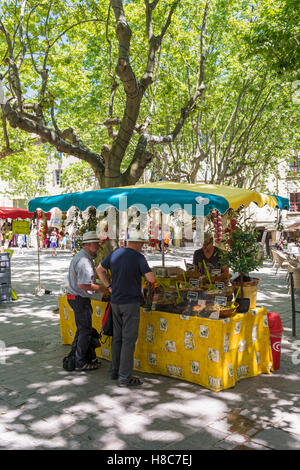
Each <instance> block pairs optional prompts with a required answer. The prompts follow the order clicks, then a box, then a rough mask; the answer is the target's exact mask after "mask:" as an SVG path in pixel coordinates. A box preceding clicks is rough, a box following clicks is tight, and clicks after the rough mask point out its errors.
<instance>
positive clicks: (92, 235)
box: [67, 232, 106, 371]
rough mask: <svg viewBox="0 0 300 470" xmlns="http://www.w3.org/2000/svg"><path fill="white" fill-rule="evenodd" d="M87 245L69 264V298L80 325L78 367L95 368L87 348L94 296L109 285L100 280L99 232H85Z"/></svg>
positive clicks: (84, 236)
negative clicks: (96, 261)
mask: <svg viewBox="0 0 300 470" xmlns="http://www.w3.org/2000/svg"><path fill="white" fill-rule="evenodd" d="M82 242H83V248H82V249H81V250H80V251H79V252H78V253H77V254H76V255H75V256H74V258H73V259H72V261H71V264H70V267H69V275H68V283H69V286H68V289H67V298H68V302H69V304H70V306H71V308H72V309H73V310H74V313H75V323H76V327H77V331H76V336H75V340H74V341H76V343H77V345H76V352H75V370H78V371H81V370H95V369H97V368H98V366H97V364H90V363H88V361H87V351H88V348H89V345H90V342H91V338H92V313H93V310H92V306H91V298H92V296H93V295H94V294H95V293H96V292H104V291H105V290H106V288H105V287H104V286H100V285H99V284H96V276H95V268H94V263H93V258H94V257H95V256H96V254H97V252H98V249H99V243H100V240H99V238H98V237H97V235H96V232H86V233H84V234H83V239H82Z"/></svg>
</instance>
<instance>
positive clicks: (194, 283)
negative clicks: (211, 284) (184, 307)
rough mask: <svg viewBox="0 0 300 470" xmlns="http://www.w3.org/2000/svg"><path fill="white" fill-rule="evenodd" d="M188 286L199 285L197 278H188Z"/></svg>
mask: <svg viewBox="0 0 300 470" xmlns="http://www.w3.org/2000/svg"><path fill="white" fill-rule="evenodd" d="M190 286H192V287H199V279H190Z"/></svg>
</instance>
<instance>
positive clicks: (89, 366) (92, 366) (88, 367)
mask: <svg viewBox="0 0 300 470" xmlns="http://www.w3.org/2000/svg"><path fill="white" fill-rule="evenodd" d="M97 369H98V364H97V363H93V364H88V363H86V364H84V366H82V367H76V368H75V370H76V371H77V372H81V371H88V370H97Z"/></svg>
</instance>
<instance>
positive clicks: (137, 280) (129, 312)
mask: <svg viewBox="0 0 300 470" xmlns="http://www.w3.org/2000/svg"><path fill="white" fill-rule="evenodd" d="M145 242H146V240H145V238H144V237H142V236H141V235H140V234H139V233H137V232H135V233H130V238H129V239H128V244H127V246H126V247H125V248H118V249H117V250H115V251H113V252H112V253H110V254H109V255H108V256H107V257H106V258H104V260H103V261H102V262H101V264H99V266H98V267H97V269H96V271H97V274H98V276H99V278H100V279H101V281H102V282H103V284H104V285H106V286H107V287H108V288H109V290H110V292H111V307H112V316H113V337H112V345H111V354H112V364H111V378H112V379H113V380H117V379H118V380H119V385H120V387H127V386H129V387H132V386H137V385H141V384H142V381H141V380H140V379H139V378H137V377H133V376H132V370H133V357H134V349H135V343H136V340H137V337H138V329H139V320H140V305H141V297H142V286H141V279H142V276H143V275H144V276H145V278H146V279H147V281H148V282H151V283H153V282H154V280H155V277H154V274H153V272H152V271H151V269H150V267H149V265H148V263H147V261H146V258H145V257H144V255H143V254H142V253H140V251H141V249H142V247H143V244H144V243H145ZM108 269H110V272H111V278H112V283H111V285H110V284H109V280H108V278H107V271H108Z"/></svg>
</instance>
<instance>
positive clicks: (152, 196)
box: [29, 181, 289, 216]
mask: <svg viewBox="0 0 300 470" xmlns="http://www.w3.org/2000/svg"><path fill="white" fill-rule="evenodd" d="M251 202H254V203H256V204H257V205H258V206H259V207H263V206H264V205H266V204H267V205H268V206H269V207H271V208H276V207H278V208H279V209H286V210H288V209H289V200H288V199H287V198H284V197H280V196H275V195H267V194H263V193H259V192H256V191H251V190H248V189H241V188H234V187H230V186H225V185H224V186H221V185H216V184H188V183H173V182H167V181H163V182H156V183H148V184H141V185H134V186H122V187H119V188H106V189H99V190H98V191H84V192H77V193H69V194H60V195H57V196H49V197H48V196H46V197H38V198H35V199H32V200H31V201H30V202H29V211H31V212H32V211H35V210H36V209H42V210H44V211H45V212H48V211H49V210H50V209H52V208H54V207H57V208H59V209H60V210H62V211H67V210H68V209H70V208H71V207H77V208H78V209H79V210H81V211H84V210H85V209H87V208H88V207H90V206H93V207H95V208H96V209H98V210H101V211H104V210H105V209H107V208H108V207H111V206H113V207H115V208H116V209H118V210H120V211H124V210H126V209H127V208H129V207H132V206H135V207H137V208H138V209H139V210H140V211H141V212H148V211H149V210H150V209H153V208H159V209H160V210H161V211H162V212H163V213H165V214H170V213H172V212H174V211H175V210H177V209H185V210H186V211H187V212H188V213H189V214H190V215H199V210H198V209H199V205H202V206H203V211H204V212H203V215H205V216H206V215H208V214H209V212H210V211H211V210H212V209H218V211H219V212H220V213H221V214H224V213H225V212H226V211H227V210H228V209H229V208H232V209H234V210H237V209H238V208H239V207H241V206H245V207H247V206H249V204H250V203H251Z"/></svg>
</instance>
